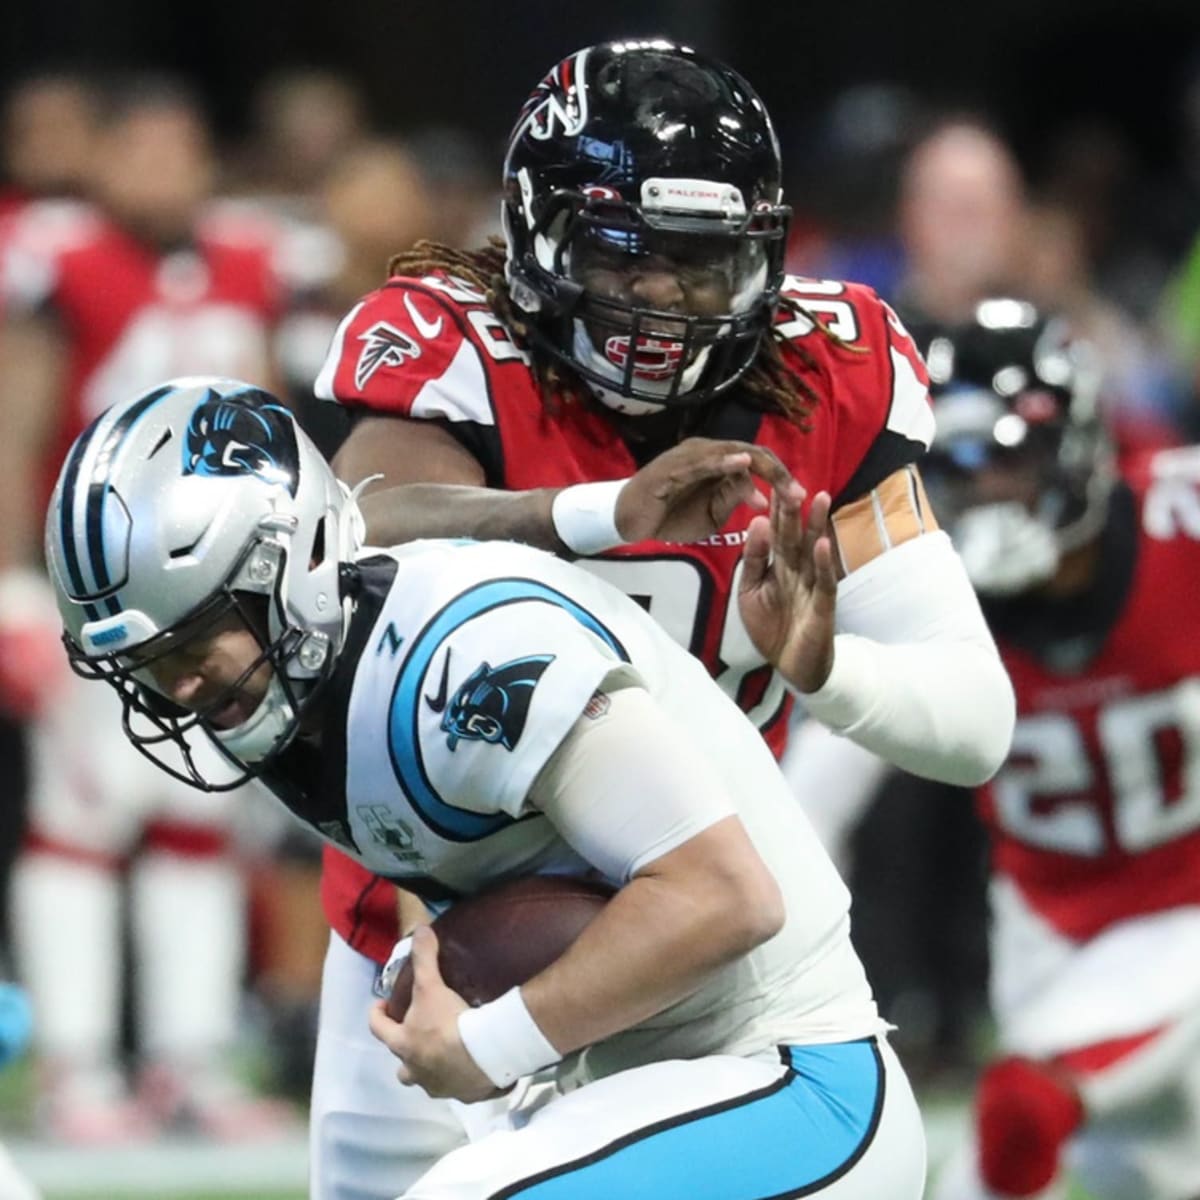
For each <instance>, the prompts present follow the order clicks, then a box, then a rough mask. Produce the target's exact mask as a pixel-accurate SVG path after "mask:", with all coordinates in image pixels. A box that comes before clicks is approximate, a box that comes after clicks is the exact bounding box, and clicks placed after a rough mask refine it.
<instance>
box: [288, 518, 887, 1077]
mask: <svg viewBox="0 0 1200 1200" xmlns="http://www.w3.org/2000/svg"><path fill="white" fill-rule="evenodd" d="M359 567H360V571H361V578H362V587H361V590H360V593H359V596H358V600H357V605H356V610H355V615H354V618H353V620H352V623H351V629H350V633H349V636H348V639H347V643H346V646H345V649H344V650H343V653H342V656H341V659H340V661H339V665H338V669H337V671H336V673H335V676H334V678H333V679H332V680H331V681H330V683H329V684H328V685H327V686H328V695H327V700H326V711H325V713H324V720H323V725H322V728H323V734H322V738H323V740H322V745H321V749H320V751H319V753H317V752H314V751H313V750H312V749H311V748H310V747H307V746H306V745H304V744H298V745H294V746H293V747H292V748H290V749H289V750H288V752H287V753H286V754H285V756H284V761H283V763H282V765H281V767H280V769H279V771H277V772H273V773H272V775H271V776H269V777H267V779H266V782H267V783H268V784H270V785H271V786H272V787H273V789H274V790H275V791H276V792H277V794H278V795H280V796H281V798H283V799H284V801H285V802H286V803H288V805H289V806H290V807H291V808H292V809H293V811H295V812H296V813H297V815H299V816H301V817H302V818H303V819H305V820H306V821H308V822H309V823H310V824H312V825H313V826H314V828H316V829H317V830H318V831H319V832H320V833H322V834H323V835H324V836H325V837H326V838H328V839H330V840H332V841H334V842H336V843H337V844H339V845H340V846H341V847H342V848H343V849H344V850H345V851H347V852H348V853H349V854H351V855H352V856H354V857H356V858H357V859H358V860H359V861H360V862H362V863H363V864H364V865H365V866H366V867H368V868H370V869H371V870H372V871H375V872H376V873H378V874H380V875H384V876H386V877H388V878H390V879H392V880H394V881H395V882H396V883H397V884H400V885H401V886H404V887H406V888H409V889H410V890H413V891H416V892H418V893H419V894H421V895H423V896H425V897H426V898H427V899H429V900H431V901H432V902H434V903H435V905H436V904H437V903H438V902H443V901H453V899H454V898H456V897H458V896H462V895H467V894H470V893H473V892H475V891H477V890H479V889H480V888H482V887H484V886H486V885H488V884H491V883H494V882H497V881H500V880H503V879H507V878H512V877H515V876H520V875H528V874H532V873H566V874H580V875H584V874H595V873H596V868H595V866H594V865H593V864H591V863H588V862H586V861H585V860H584V859H582V858H581V857H580V856H579V855H578V854H577V853H576V852H575V851H574V850H573V849H572V848H571V846H570V845H568V844H567V842H566V841H565V840H564V839H563V837H562V836H561V835H560V833H559V831H558V830H557V829H556V828H555V827H554V826H553V825H552V824H551V822H550V821H549V820H548V819H547V818H546V817H545V816H544V815H543V814H542V813H540V812H539V811H537V810H536V809H535V808H533V807H532V806H531V804H530V803H529V793H530V790H531V788H532V786H533V783H534V781H535V780H536V779H537V777H538V774H539V772H540V771H541V770H542V768H543V766H544V765H545V764H546V762H547V759H549V757H550V756H551V754H553V753H554V751H555V749H556V748H557V747H558V746H559V744H560V743H561V742H562V741H563V739H564V737H565V736H566V735H567V733H568V732H569V731H570V730H571V728H572V727H573V726H574V724H575V722H576V721H577V720H578V718H579V717H580V716H581V715H582V713H583V711H584V709H585V707H586V706H587V705H588V702H589V700H591V698H592V696H593V694H594V693H595V692H596V691H597V690H598V689H600V688H601V686H602V685H603V686H604V687H605V688H607V689H610V690H611V689H613V688H619V687H623V686H630V685H633V686H641V687H644V688H645V689H646V690H647V691H648V692H649V693H650V694H651V695H652V696H653V697H654V698H655V699H656V701H657V702H658V703H659V705H660V706H661V707H662V709H663V710H664V711H665V712H666V713H667V714H668V715H669V716H670V717H672V718H673V719H674V720H675V721H676V722H677V723H678V724H679V726H680V727H681V728H682V730H683V731H684V732H685V734H688V733H690V734H691V735H692V741H693V745H694V753H695V754H696V755H697V756H698V757H700V758H702V759H703V760H704V764H705V769H706V770H707V771H711V772H712V773H713V774H714V776H715V777H716V778H719V779H720V780H721V781H722V782H723V783H724V785H725V786H726V788H727V790H728V793H729V795H730V797H731V798H732V801H733V804H734V806H735V808H736V811H737V813H738V815H739V817H740V818H741V820H742V822H743V824H744V825H745V826H746V828H747V830H748V831H749V834H750V836H751V838H752V839H753V841H754V843H755V845H756V847H757V849H758V851H759V853H760V854H761V855H762V857H763V859H764V860H765V861H766V863H767V864H768V866H769V867H770V868H771V870H772V872H773V873H774V875H775V878H776V880H777V881H778V883H779V886H780V888H781V890H782V892H783V896H784V900H785V903H786V910H787V920H786V923H785V925H784V928H783V930H782V931H781V932H780V933H779V934H777V935H776V936H775V937H774V938H772V939H771V940H770V941H769V942H767V943H766V944H764V945H762V946H760V947H759V948H758V949H756V950H755V951H753V952H752V953H751V954H749V955H748V956H746V957H745V958H743V959H740V960H738V961H736V962H734V963H732V964H729V965H728V966H726V967H724V968H723V969H721V970H720V971H719V972H717V973H715V974H714V976H713V977H712V979H711V980H710V981H709V982H708V983H707V984H705V986H704V987H702V988H701V989H700V990H699V991H698V992H696V993H695V994H694V995H692V996H691V997H689V998H688V999H687V1000H685V1001H683V1002H681V1003H679V1004H677V1005H675V1006H673V1007H672V1008H670V1009H668V1010H667V1011H665V1012H663V1013H660V1014H659V1015H658V1016H656V1017H653V1018H651V1019H650V1020H648V1021H647V1022H645V1023H644V1024H642V1025H640V1026H637V1027H635V1028H634V1029H632V1030H628V1031H626V1032H624V1033H621V1034H618V1035H616V1036H615V1037H613V1038H611V1039H608V1040H607V1041H606V1042H604V1043H602V1044H600V1045H598V1046H594V1047H591V1048H590V1049H589V1050H588V1051H585V1052H584V1054H583V1055H582V1056H581V1059H580V1060H579V1064H577V1065H580V1066H581V1072H582V1077H587V1076H594V1075H602V1074H608V1073H610V1072H612V1071H614V1070H618V1069H622V1068H624V1067H627V1066H631V1065H636V1064H638V1063H641V1062H647V1061H652V1060H661V1059H664V1058H673V1057H679V1058H692V1057H696V1056H699V1055H702V1054H711V1053H722V1052H723V1053H735V1054H753V1053H756V1052H758V1051H760V1050H764V1049H766V1048H768V1047H770V1046H773V1045H777V1044H786V1043H800V1042H803V1043H813V1042H835V1041H845V1040H848V1039H853V1038H858V1037H865V1036H868V1035H871V1034H874V1033H877V1032H880V1031H881V1030H883V1029H885V1028H886V1025H885V1023H884V1022H882V1021H881V1020H880V1018H879V1016H878V1013H877V1010H876V1007H875V1004H874V1001H873V999H872V997H871V992H870V988H869V986H868V984H867V981H866V978H865V975H864V972H863V969H862V966H861V964H860V962H859V960H858V958H857V956H856V954H855V952H854V950H853V948H852V947H851V944H850V939H849V916H848V911H849V894H848V892H847V890H846V887H845V885H844V884H843V883H842V881H841V879H840V878H839V877H838V875H837V872H836V871H835V870H834V868H833V866H832V864H831V863H830V861H829V859H828V858H827V856H826V855H825V853H824V851H823V850H822V848H821V846H820V844H819V842H818V840H817V838H816V836H815V834H814V833H813V831H812V828H811V826H810V825H809V823H808V821H807V819H806V818H805V816H804V814H803V812H802V811H801V808H800V806H799V805H797V804H796V802H795V799H794V797H793V796H792V795H791V792H790V790H789V788H788V785H787V783H786V782H785V780H784V778H783V776H782V775H781V774H780V771H779V768H778V766H777V764H776V762H775V760H774V758H773V757H772V755H771V753H770V751H769V750H768V749H767V747H766V745H765V743H764V742H763V741H762V738H761V737H760V736H759V734H758V732H757V731H756V730H755V728H754V726H753V725H752V724H751V723H750V722H749V721H748V720H747V719H746V718H745V716H744V715H743V714H742V713H741V712H740V711H739V710H738V709H737V708H736V706H735V705H734V704H733V703H732V701H730V700H729V699H728V698H727V697H726V696H725V695H724V694H723V693H722V692H721V691H720V689H719V688H717V687H716V686H715V685H714V684H713V682H712V680H711V678H710V677H709V676H708V674H707V672H706V671H705V669H704V667H703V666H702V665H701V664H700V663H699V662H697V661H696V659H694V658H693V657H692V656H690V655H689V654H688V653H687V652H686V651H685V650H683V649H682V648H681V647H679V646H678V645H676V643H675V642H674V641H672V640H671V638H670V637H669V636H668V635H667V634H665V633H664V632H663V631H662V629H661V628H660V627H659V626H658V625H657V624H656V623H655V622H654V621H653V620H652V619H651V618H650V617H649V616H648V615H647V614H646V613H645V612H644V611H643V610H642V608H641V607H640V606H639V605H638V604H637V603H636V602H634V601H633V600H631V599H629V598H628V597H627V596H626V595H624V594H623V593H622V592H619V591H618V590H616V589H615V588H613V587H611V586H610V585H608V584H607V583H605V582H603V581H602V580H600V579H597V578H595V577H593V576H591V575H588V574H586V573H585V572H583V571H580V570H578V569H576V568H575V567H573V566H571V565H569V564H566V563H563V562H561V561H559V560H558V559H555V558H553V557H552V556H551V555H549V554H544V553H542V552H541V551H538V550H533V549H530V548H528V547H525V546H518V545H515V544H512V543H475V542H449V541H428V542H417V543H412V544H410V545H408V546H403V547H398V548H395V549H392V550H388V551H386V552H384V551H371V552H368V553H367V554H365V555H364V556H363V557H362V558H361V559H360V561H359ZM289 781H290V782H289ZM636 786H637V781H636V780H632V779H631V780H630V787H631V788H635V787H636ZM650 849H651V848H650V847H647V850H648V851H649V850H650ZM610 882H611V883H613V884H614V885H616V886H621V885H623V884H624V883H626V882H627V880H626V879H622V878H611V879H610Z"/></svg>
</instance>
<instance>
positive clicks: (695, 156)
mask: <svg viewBox="0 0 1200 1200" xmlns="http://www.w3.org/2000/svg"><path fill="white" fill-rule="evenodd" d="M504 188H505V192H504V201H503V223H504V233H505V239H506V241H507V246H508V259H507V273H508V281H509V287H510V292H511V295H512V299H513V301H514V303H515V304H516V306H517V307H518V309H519V310H521V311H522V313H523V314H524V315H525V316H526V317H527V319H528V322H529V336H530V338H531V340H532V342H533V344H534V347H535V348H536V349H539V350H542V351H544V352H545V353H547V354H549V355H551V356H552V357H554V358H556V359H558V360H559V361H561V362H564V363H566V364H568V365H569V366H570V367H572V368H573V369H574V370H575V371H576V372H578V373H579V374H580V375H582V376H583V377H584V378H585V379H587V380H588V381H589V382H590V383H591V384H592V385H593V386H594V387H595V388H596V390H597V392H598V394H599V395H600V397H601V399H603V400H604V401H605V402H606V403H608V404H610V405H611V406H613V407H615V408H618V409H620V410H622V411H625V412H645V411H651V410H658V409H661V408H662V407H663V406H664V405H672V404H675V405H678V404H694V403H698V402H702V401H705V400H707V399H709V398H711V397H712V396H714V395H716V394H718V393H719V392H722V391H724V390H725V389H726V388H728V387H730V386H731V385H732V384H733V383H734V382H735V381H736V380H737V379H738V378H740V377H741V375H742V374H743V373H744V372H745V371H746V369H747V368H748V367H749V366H750V363H751V361H752V360H753V358H754V355H755V353H756V351H757V350H758V347H759V344H760V342H761V339H762V338H763V337H764V335H766V333H767V331H768V330H769V329H770V327H771V323H772V319H773V316H774V313H775V309H776V306H777V304H778V299H779V289H780V287H781V285H782V282H783V253H784V242H785V235H786V232H787V223H788V218H789V215H790V210H789V209H788V208H787V207H785V206H784V205H783V204H782V203H781V197H782V189H781V167H780V159H779V144H778V141H777V139H776V137H775V131H774V129H773V128H772V125H771V120H770V117H769V116H768V114H767V110H766V108H765V107H764V106H763V103H762V101H761V100H760V99H759V97H758V96H757V95H756V94H755V92H754V90H753V88H751V87H750V85H749V84H748V83H747V82H746V81H745V80H744V79H742V77H741V76H740V75H738V74H737V73H736V72H734V71H732V70H730V69H729V68H728V67H725V66H722V65H721V64H720V63H717V62H714V61H712V60H710V59H706V58H704V57H702V56H701V55H699V54H697V53H695V52H694V51H693V50H690V49H688V48H687V47H685V46H679V45H676V44H675V43H673V42H669V41H659V40H650V41H623V42H620V41H618V42H607V43H604V44H602V45H598V46H591V47H588V48H587V49H584V50H579V51H577V52H576V53H575V54H572V55H571V56H570V57H568V58H565V59H563V61H562V62H560V63H559V64H558V65H557V66H556V67H555V68H554V69H553V70H552V71H551V72H550V73H549V74H548V75H547V76H546V77H545V79H543V80H542V82H541V83H540V84H538V86H537V88H536V89H535V90H534V92H533V94H532V95H531V96H530V97H529V99H528V100H527V101H526V102H525V106H524V108H523V109H522V110H521V114H520V116H519V117H518V119H517V123H516V127H515V128H514V130H513V132H512V135H511V137H510V139H509V145H508V153H507V156H506V158H505V164H504ZM656 270H659V271H665V272H666V273H667V275H668V277H669V278H670V280H671V283H670V285H669V289H668V290H669V291H670V293H671V295H670V299H669V302H665V301H663V300H662V298H661V297H662V296H663V293H662V292H661V291H660V292H659V293H658V297H657V298H655V297H648V296H647V295H645V294H635V291H636V290H637V285H636V284H633V283H630V282H629V280H630V278H631V277H633V278H636V277H638V276H639V273H641V272H643V271H649V272H653V271H656ZM601 280H607V281H608V286H607V287H604V286H600V284H599V283H598V281H601Z"/></svg>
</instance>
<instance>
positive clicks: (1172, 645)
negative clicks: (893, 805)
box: [980, 447, 1200, 939]
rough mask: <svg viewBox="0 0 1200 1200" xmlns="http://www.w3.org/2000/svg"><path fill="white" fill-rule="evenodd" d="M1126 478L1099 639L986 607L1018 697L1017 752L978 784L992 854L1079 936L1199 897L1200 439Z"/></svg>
mask: <svg viewBox="0 0 1200 1200" xmlns="http://www.w3.org/2000/svg"><path fill="white" fill-rule="evenodd" d="M1125 482H1126V485H1127V487H1126V488H1122V489H1120V490H1119V491H1118V493H1117V495H1116V497H1115V498H1114V501H1113V506H1112V514H1111V516H1110V520H1109V528H1108V529H1107V530H1106V531H1105V534H1104V540H1103V542H1102V546H1101V551H1102V558H1101V572H1102V574H1106V575H1107V576H1108V577H1109V580H1110V582H1109V585H1108V588H1107V591H1108V597H1107V599H1104V598H1101V600H1100V601H1099V603H1100V604H1101V605H1103V604H1105V603H1107V604H1108V605H1109V607H1110V608H1111V609H1112V610H1113V611H1112V612H1111V613H1110V615H1109V617H1108V619H1107V620H1106V621H1105V623H1104V625H1103V627H1101V628H1100V629H1099V630H1098V631H1097V633H1096V635H1095V637H1094V638H1093V639H1092V641H1091V644H1090V645H1087V644H1086V635H1084V639H1083V641H1082V642H1080V643H1078V644H1076V643H1074V642H1073V641H1072V639H1071V638H1060V639H1058V640H1057V641H1056V642H1052V643H1050V646H1049V649H1050V652H1047V651H1046V649H1045V648H1041V649H1040V650H1039V651H1038V652H1036V653H1035V652H1033V650H1032V649H1030V648H1029V645H1030V643H1029V639H1028V637H1027V636H1026V637H1021V638H1020V639H1019V640H1020V641H1021V642H1022V643H1024V645H1018V644H1015V643H1016V641H1017V640H1018V637H1017V627H1016V626H1015V625H1013V626H1011V628H1012V629H1013V637H1006V636H1005V627H1004V624H1003V623H1001V624H999V625H997V623H996V622H994V621H993V628H995V629H996V632H997V641H998V643H999V646H1000V652H1001V655H1002V656H1003V659H1004V663H1005V665H1006V666H1007V668H1008V671H1009V674H1010V675H1011V677H1012V681H1013V686H1014V688H1015V690H1016V696H1017V726H1016V734H1015V736H1014V738H1013V748H1012V752H1011V754H1010V756H1009V759H1008V761H1007V763H1006V764H1005V766H1004V767H1003V768H1002V769H1001V771H1000V773H999V774H998V775H997V776H996V777H995V779H994V780H993V781H992V782H991V784H989V785H988V787H987V788H985V789H984V790H983V791H982V792H981V796H980V809H981V813H982V816H983V819H984V820H985V822H986V823H987V825H988V827H989V829H990V832H991V835H992V845H993V858H994V862H993V866H994V869H995V871H997V872H998V873H999V874H1002V875H1005V876H1007V877H1008V878H1010V879H1011V880H1012V881H1013V882H1014V883H1015V884H1016V885H1017V887H1018V888H1020V890H1021V892H1022V893H1023V894H1024V896H1025V898H1026V900H1027V901H1028V903H1029V904H1030V906H1031V907H1032V908H1033V909H1034V910H1035V911H1036V912H1037V913H1039V914H1040V915H1041V916H1042V917H1043V918H1044V919H1045V920H1046V921H1048V922H1049V923H1050V924H1051V925H1052V926H1053V927H1054V928H1055V929H1057V930H1059V931H1060V932H1061V933H1063V934H1065V935H1066V936H1068V937H1071V938H1075V939H1087V938H1090V937H1093V936H1094V935H1095V934H1097V933H1098V932H1099V931H1100V930H1102V929H1104V928H1105V927H1106V926H1108V925H1111V924H1112V923H1113V922H1115V921H1119V920H1123V919H1126V918H1130V917H1136V916H1140V915H1143V914H1147V913H1153V912H1159V911H1162V910H1164V909H1169V908H1174V907H1178V906H1180V905H1185V904H1186V905H1193V904H1200V631H1198V630H1197V615H1196V599H1195V593H1196V583H1197V580H1200V448H1196V447H1187V448H1181V449H1175V450H1165V451H1161V452H1158V453H1154V454H1149V455H1144V456H1141V457H1140V458H1135V459H1132V460H1130V461H1129V462H1128V463H1127V465H1126V468H1125ZM1027 611H1029V612H1032V610H1027ZM991 615H992V614H991V612H990V611H989V617H991ZM1010 615H1011V614H1010ZM1026 624H1027V625H1028V621H1026ZM1076 650H1078V651H1079V654H1078V655H1076V661H1075V662H1071V661H1070V660H1071V658H1072V654H1073V651H1076ZM1056 657H1057V659H1058V661H1057V662H1055V659H1056ZM1081 657H1082V658H1083V659H1084V661H1083V662H1082V663H1081V662H1080V661H1079V660H1080V658H1081Z"/></svg>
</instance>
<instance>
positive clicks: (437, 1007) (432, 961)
mask: <svg viewBox="0 0 1200 1200" xmlns="http://www.w3.org/2000/svg"><path fill="white" fill-rule="evenodd" d="M437 956H438V943H437V934H435V933H434V932H433V930H432V929H430V928H429V926H428V925H423V926H420V927H419V928H418V929H416V930H415V931H414V932H413V947H412V964H413V993H412V1003H411V1004H409V1006H408V1012H406V1013H405V1014H404V1020H403V1021H393V1020H392V1018H391V1017H389V1016H388V1015H387V1012H386V1011H385V1007H384V1001H382V1000H379V1001H376V1003H375V1004H373V1005H372V1006H371V1017H370V1025H371V1032H372V1033H373V1034H374V1035H375V1036H376V1037H377V1038H378V1039H379V1040H380V1041H381V1042H383V1044H384V1045H385V1046H387V1048H388V1049H389V1050H390V1051H391V1052H392V1053H393V1054H394V1055H396V1057H397V1058H399V1059H400V1060H401V1063H400V1068H399V1069H398V1070H397V1072H396V1078H397V1079H399V1080H400V1082H401V1083H404V1084H416V1085H417V1086H418V1087H421V1088H424V1089H425V1091H426V1092H428V1093H429V1095H431V1096H434V1097H438V1098H449V1099H453V1100H462V1101H465V1102H468V1103H469V1102H471V1101H473V1100H486V1099H487V1098H488V1097H489V1096H495V1095H498V1094H499V1093H498V1091H497V1089H496V1085H495V1084H493V1083H492V1081H491V1080H490V1079H489V1078H488V1077H487V1076H486V1075H485V1074H484V1073H483V1072H482V1071H481V1070H480V1069H479V1067H478V1066H476V1064H475V1060H474V1059H473V1058H472V1057H471V1056H470V1054H468V1053H467V1049H466V1047H465V1046H464V1045H463V1043H462V1039H461V1038H460V1037H459V1036H458V1014H459V1013H461V1012H462V1011H463V1010H464V1009H465V1008H466V1007H467V1002H466V1001H465V1000H464V999H463V998H462V997H461V996H460V995H459V994H458V993H457V992H453V991H451V990H450V989H449V988H448V987H447V986H446V983H445V981H444V980H443V979H442V973H441V971H439V970H438V961H437Z"/></svg>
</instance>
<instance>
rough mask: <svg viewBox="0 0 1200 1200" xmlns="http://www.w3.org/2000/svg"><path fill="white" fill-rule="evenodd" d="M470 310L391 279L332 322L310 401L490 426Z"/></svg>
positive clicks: (441, 295)
mask: <svg viewBox="0 0 1200 1200" xmlns="http://www.w3.org/2000/svg"><path fill="white" fill-rule="evenodd" d="M470 312H471V309H470V307H469V306H466V305H463V304H461V303H459V302H458V301H456V300H455V299H454V298H453V297H451V296H449V295H447V294H446V293H445V291H439V290H438V289H436V288H434V287H431V286H428V285H427V284H424V283H422V282H421V281H419V280H415V279H402V278H396V279H392V280H389V282H388V283H387V284H386V285H385V286H384V287H382V288H380V289H378V290H377V291H374V292H371V293H370V294H369V295H367V296H366V297H364V298H363V299H362V300H361V301H359V303H358V304H356V305H355V306H354V307H353V308H352V309H351V310H350V311H349V312H348V313H347V314H346V316H345V317H344V318H343V319H342V321H341V322H340V324H339V325H338V327H337V330H336V331H335V333H334V335H333V340H332V342H331V344H330V347H329V351H328V353H327V354H326V357H325V362H324V365H323V366H322V367H321V371H320V373H319V374H318V376H317V380H316V383H315V385H314V392H315V393H316V396H317V397H318V399H320V400H329V401H334V402H336V403H338V404H341V405H343V406H345V407H346V408H348V409H351V410H359V411H367V412H372V413H377V414H380V415H384V416H398V417H413V418H417V419H422V418H424V419H441V420H443V421H447V422H450V423H452V424H453V423H457V422H472V423H474V424H477V425H488V426H490V425H494V424H495V417H494V415H493V409H492V404H491V395H490V380H489V377H488V370H487V363H486V362H485V361H484V355H483V354H482V353H481V351H480V347H479V345H478V343H477V342H476V340H475V338H474V337H473V336H472V333H473V326H472V323H471V317H470Z"/></svg>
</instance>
